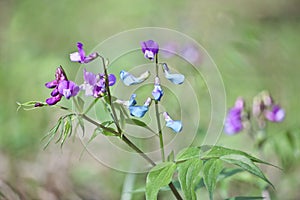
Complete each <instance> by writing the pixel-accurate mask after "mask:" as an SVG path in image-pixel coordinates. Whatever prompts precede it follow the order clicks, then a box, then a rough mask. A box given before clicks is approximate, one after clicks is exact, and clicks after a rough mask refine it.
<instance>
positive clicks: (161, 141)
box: [155, 101, 165, 162]
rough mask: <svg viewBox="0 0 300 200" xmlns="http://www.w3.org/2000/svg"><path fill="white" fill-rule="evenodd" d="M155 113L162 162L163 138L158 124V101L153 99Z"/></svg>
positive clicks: (163, 152) (163, 159) (163, 156)
mask: <svg viewBox="0 0 300 200" xmlns="http://www.w3.org/2000/svg"><path fill="white" fill-rule="evenodd" d="M155 114H156V121H157V127H158V136H159V145H160V151H161V157H162V161H163V162H164V161H165V150H164V139H163V135H162V130H161V124H160V117H159V109H158V101H155Z"/></svg>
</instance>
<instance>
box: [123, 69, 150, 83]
mask: <svg viewBox="0 0 300 200" xmlns="http://www.w3.org/2000/svg"><path fill="white" fill-rule="evenodd" d="M149 76H150V72H149V71H146V72H144V73H143V74H141V75H140V76H139V77H135V76H133V75H132V74H130V73H128V72H126V71H124V70H122V71H121V72H120V79H121V80H122V82H123V83H124V84H125V85H127V86H129V85H135V84H139V83H142V82H144V81H145V80H146V79H147V78H148V77H149Z"/></svg>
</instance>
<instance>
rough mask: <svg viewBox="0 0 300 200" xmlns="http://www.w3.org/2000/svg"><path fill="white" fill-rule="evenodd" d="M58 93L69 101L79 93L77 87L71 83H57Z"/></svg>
mask: <svg viewBox="0 0 300 200" xmlns="http://www.w3.org/2000/svg"><path fill="white" fill-rule="evenodd" d="M57 89H58V92H59V93H60V94H62V95H64V96H65V97H66V99H70V98H71V97H73V96H76V95H77V94H78V92H79V87H78V86H77V85H76V84H75V83H74V82H72V81H62V82H60V83H59V85H58V87H57Z"/></svg>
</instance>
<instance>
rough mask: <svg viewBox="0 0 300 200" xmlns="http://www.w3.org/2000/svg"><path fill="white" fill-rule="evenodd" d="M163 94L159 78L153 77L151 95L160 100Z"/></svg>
mask: <svg viewBox="0 0 300 200" xmlns="http://www.w3.org/2000/svg"><path fill="white" fill-rule="evenodd" d="M163 94H164V91H163V90H162V88H161V86H160V82H159V78H158V77H155V82H154V89H153V91H152V96H153V97H154V100H156V101H160V99H161V97H162V96H163Z"/></svg>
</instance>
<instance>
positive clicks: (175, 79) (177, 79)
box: [165, 70, 184, 85]
mask: <svg viewBox="0 0 300 200" xmlns="http://www.w3.org/2000/svg"><path fill="white" fill-rule="evenodd" d="M165 77H166V78H167V79H168V80H169V81H171V82H172V83H174V84H177V85H180V84H182V83H183V82H184V75H182V74H171V73H169V72H168V71H167V70H165Z"/></svg>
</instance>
